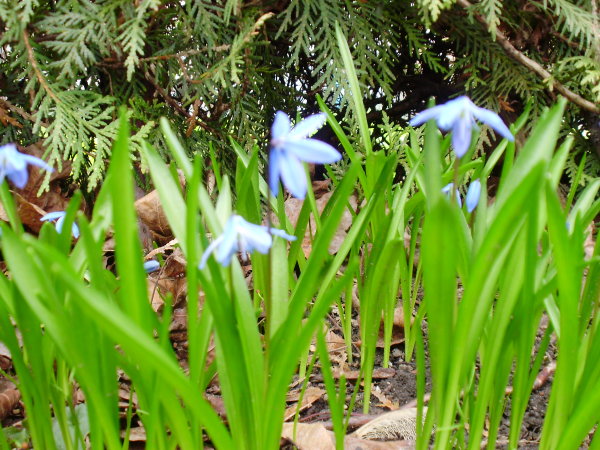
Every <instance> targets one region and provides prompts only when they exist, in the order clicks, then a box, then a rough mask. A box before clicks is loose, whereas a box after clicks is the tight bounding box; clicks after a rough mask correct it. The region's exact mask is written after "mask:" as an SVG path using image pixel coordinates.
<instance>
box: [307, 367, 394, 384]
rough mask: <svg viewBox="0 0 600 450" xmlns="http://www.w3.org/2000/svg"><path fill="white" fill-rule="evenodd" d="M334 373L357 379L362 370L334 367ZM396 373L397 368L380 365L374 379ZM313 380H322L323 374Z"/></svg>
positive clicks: (374, 373) (335, 376)
mask: <svg viewBox="0 0 600 450" xmlns="http://www.w3.org/2000/svg"><path fill="white" fill-rule="evenodd" d="M332 374H333V377H334V378H341V377H342V375H343V376H344V377H345V378H346V380H357V379H358V377H359V376H360V371H359V370H340V369H334V370H333V371H332ZM394 375H396V369H392V368H391V367H388V368H384V367H380V368H377V369H375V370H373V379H374V380H381V379H386V378H391V377H393V376H394ZM311 380H312V381H315V382H322V381H323V375H321V374H317V375H314V376H313V377H312V378H311Z"/></svg>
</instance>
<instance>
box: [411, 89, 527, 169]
mask: <svg viewBox="0 0 600 450" xmlns="http://www.w3.org/2000/svg"><path fill="white" fill-rule="evenodd" d="M432 119H435V121H436V123H437V126H438V127H439V128H440V129H441V130H443V131H450V130H451V131H452V146H453V147H454V152H455V153H456V156H458V157H459V158H462V157H463V156H464V154H465V153H467V150H469V146H470V145H471V136H472V133H473V128H476V127H477V125H476V124H475V119H477V120H479V121H480V122H482V123H484V124H486V125H489V126H490V127H492V128H493V129H494V130H496V131H497V132H498V133H500V134H501V135H502V136H503V137H505V138H506V139H508V140H509V141H514V139H515V138H514V137H513V135H512V134H511V132H510V130H509V129H508V127H507V126H506V125H505V124H504V122H502V119H501V118H500V116H498V114H496V113H495V112H493V111H490V110H489V109H485V108H480V107H478V106H475V104H474V103H473V102H472V101H471V100H470V99H469V98H468V97H465V96H462V97H458V98H456V99H454V100H450V101H449V102H446V103H444V104H443V105H437V106H434V107H433V108H429V109H426V110H425V111H423V112H420V113H419V114H417V115H416V116H415V117H413V118H412V119H411V121H410V122H409V124H410V125H411V126H413V127H417V126H419V125H421V124H423V123H425V122H427V121H429V120H432Z"/></svg>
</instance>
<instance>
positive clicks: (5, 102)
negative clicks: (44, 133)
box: [0, 97, 50, 128]
mask: <svg viewBox="0 0 600 450" xmlns="http://www.w3.org/2000/svg"><path fill="white" fill-rule="evenodd" d="M0 105H2V106H4V107H5V108H6V109H8V110H10V111H12V112H14V113H16V114H18V115H20V116H21V117H22V118H23V119H25V120H29V121H30V122H35V121H36V118H35V116H34V115H31V114H29V113H28V112H27V111H25V110H24V109H22V108H19V107H18V106H15V105H13V104H12V103H11V102H10V101H8V100H7V99H6V98H2V97H0ZM40 125H42V126H43V127H44V128H48V127H49V126H50V124H49V123H48V122H44V121H41V122H40Z"/></svg>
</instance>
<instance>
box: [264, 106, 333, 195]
mask: <svg viewBox="0 0 600 450" xmlns="http://www.w3.org/2000/svg"><path fill="white" fill-rule="evenodd" d="M325 120H326V116H325V114H323V113H320V114H314V115H312V116H308V117H307V118H306V119H304V120H302V121H300V122H299V123H297V124H296V126H295V127H294V128H292V126H291V123H290V118H289V117H288V115H287V114H286V113H284V112H281V111H277V113H275V120H274V121H273V126H272V127H271V151H270V153H269V186H270V188H271V191H273V194H274V195H277V192H278V190H279V179H280V178H281V181H282V182H283V184H284V185H285V187H287V188H288V190H289V191H290V192H291V193H292V195H293V196H294V197H296V198H300V199H303V198H304V197H305V196H306V189H307V187H306V174H305V171H304V167H303V166H302V162H301V161H304V162H309V163H316V164H330V163H334V162H336V161H339V160H340V159H341V157H342V155H340V153H339V152H338V151H337V150H336V149H335V148H333V147H332V146H331V145H329V144H326V143H325V142H322V141H319V140H317V139H310V138H309V137H308V136H310V135H311V134H313V133H314V132H316V131H317V130H318V129H319V128H321V127H322V126H323V124H324V123H325Z"/></svg>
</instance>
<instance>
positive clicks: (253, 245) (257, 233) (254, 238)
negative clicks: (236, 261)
mask: <svg viewBox="0 0 600 450" xmlns="http://www.w3.org/2000/svg"><path fill="white" fill-rule="evenodd" d="M242 220H243V219H242ZM238 233H239V234H240V236H241V238H243V239H244V241H245V243H246V245H247V247H246V249H245V251H247V252H249V253H251V252H253V251H254V250H256V251H257V252H259V253H262V254H263V255H264V254H266V253H268V252H269V249H270V248H271V245H273V238H272V237H271V235H270V234H269V233H268V231H267V228H266V227H263V226H261V225H255V224H253V223H249V222H246V221H245V220H244V224H243V226H240V227H239V228H238Z"/></svg>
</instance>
